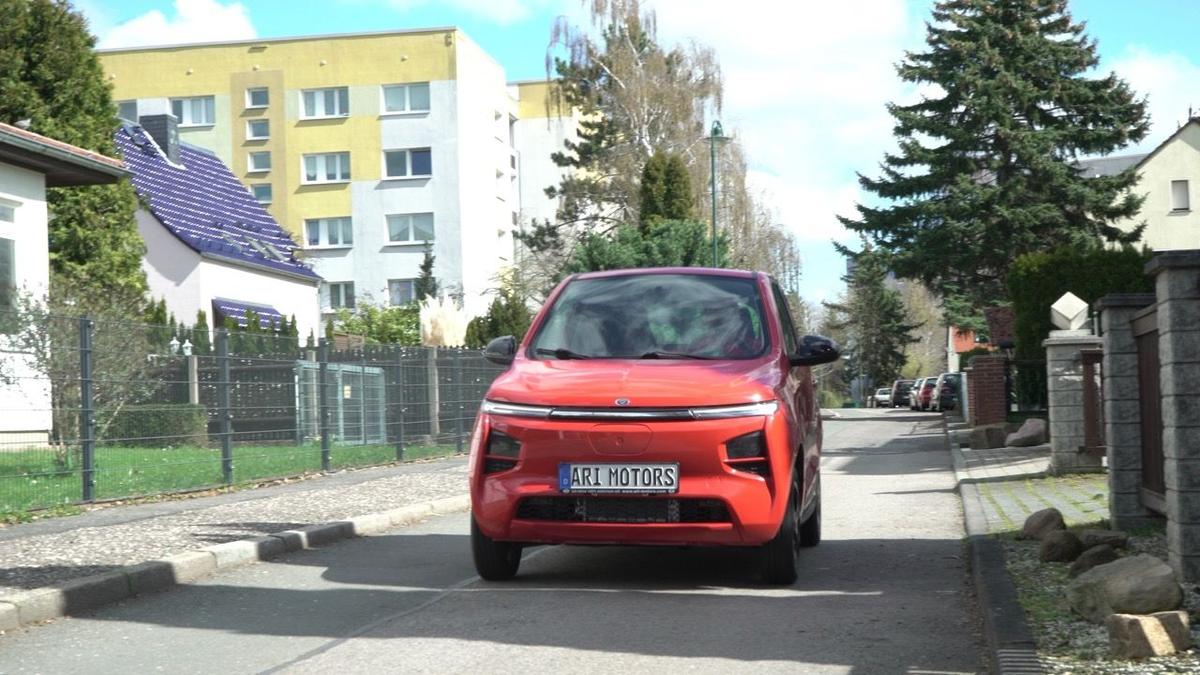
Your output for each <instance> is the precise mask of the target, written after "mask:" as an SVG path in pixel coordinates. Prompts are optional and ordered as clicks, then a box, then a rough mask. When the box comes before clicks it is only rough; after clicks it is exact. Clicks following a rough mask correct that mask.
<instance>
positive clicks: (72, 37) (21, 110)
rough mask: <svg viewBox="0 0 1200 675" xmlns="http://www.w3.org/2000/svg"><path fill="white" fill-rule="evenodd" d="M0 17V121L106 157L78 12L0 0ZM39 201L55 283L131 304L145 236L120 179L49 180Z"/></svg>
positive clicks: (92, 58)
mask: <svg viewBox="0 0 1200 675" xmlns="http://www.w3.org/2000/svg"><path fill="white" fill-rule="evenodd" d="M0 17H4V18H3V20H0V122H7V123H9V124H12V123H14V122H16V121H17V120H20V119H26V118H27V119H29V120H30V121H31V126H30V129H31V130H32V131H35V132H37V133H39V134H42V135H44V136H48V137H50V138H54V139H57V140H60V141H64V142H66V143H71V144H73V145H77V146H79V147H82V148H86V149H88V150H93V151H95V152H99V153H101V154H103V155H107V156H109V157H113V156H115V155H116V148H115V146H114V142H113V132H114V131H116V128H117V118H116V113H117V109H116V106H115V105H114V104H113V101H112V92H111V89H110V87H109V85H108V82H107V80H105V78H104V71H103V70H102V69H101V67H100V62H99V60H98V59H97V58H96V54H95V52H94V51H93V49H94V48H95V46H96V42H95V39H94V38H93V37H92V36H91V35H90V34H89V33H88V29H87V23H86V21H85V19H84V17H83V15H82V14H80V13H78V12H76V11H74V10H72V9H71V5H70V3H68V2H66V1H65V0H0ZM46 200H47V203H48V206H49V208H50V211H51V212H52V213H53V214H54V218H53V219H51V221H50V238H49V244H50V265H51V270H52V271H53V272H54V273H55V274H56V275H57V276H59V277H64V278H65V283H63V284H60V286H62V287H65V288H73V287H75V286H77V285H78V286H81V287H83V288H87V289H95V290H97V291H101V292H105V293H108V294H110V298H111V300H112V302H113V303H114V304H118V305H125V306H129V307H133V306H137V305H139V304H140V303H141V298H142V295H143V294H144V293H145V291H146V275H145V273H143V271H142V255H143V253H144V250H145V245H144V243H143V242H142V238H141V235H139V234H138V231H137V225H136V224H135V222H134V220H133V214H134V212H135V211H136V210H137V206H138V204H137V195H136V194H135V193H134V191H133V187H132V186H131V185H130V183H129V181H121V182H120V183H119V184H117V185H97V186H90V187H70V188H50V189H48V190H46ZM76 281H77V282H79V283H78V284H76V283H74V282H76Z"/></svg>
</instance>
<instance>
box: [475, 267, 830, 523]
mask: <svg viewBox="0 0 1200 675" xmlns="http://www.w3.org/2000/svg"><path fill="white" fill-rule="evenodd" d="M667 273H675V274H686V275H694V274H699V275H714V276H740V277H744V278H749V279H753V280H754V282H755V285H756V287H757V290H758V293H759V294H760V296H761V301H762V307H763V311H764V315H765V316H764V317H763V318H764V319H765V321H764V324H765V329H766V332H767V334H768V335H769V336H770V345H769V347H768V348H767V350H766V353H765V354H763V355H762V356H760V357H757V358H751V359H742V360H711V361H692V360H674V359H645V360H636V359H617V358H601V359H586V360H585V359H554V358H534V357H533V356H532V355H531V354H530V353H529V352H530V351H531V349H530V347H531V344H532V342H533V341H534V340H535V339H536V336H537V335H538V330H539V328H540V326H541V325H542V324H543V323H544V322H545V320H546V317H547V316H548V314H549V313H550V312H551V311H553V307H554V302H555V300H556V299H557V298H558V297H559V296H560V295H561V294H562V292H563V289H564V288H565V287H566V286H567V284H569V283H571V282H572V281H573V280H577V279H587V278H597V277H605V276H619V275H632V274H667ZM773 288H774V282H773V281H772V280H771V279H770V277H768V276H767V275H765V274H761V273H751V272H736V271H729V270H703V269H695V268H685V269H678V270H672V269H655V270H627V271H621V272H608V273H596V274H587V275H578V276H574V277H570V278H568V279H567V280H565V281H564V282H563V283H562V284H560V285H559V287H558V288H557V289H555V291H554V293H552V294H551V296H550V298H549V299H548V300H547V302H546V305H545V306H544V307H543V309H542V311H541V312H539V314H538V316H537V317H536V318H535V319H534V321H533V323H532V325H531V327H530V330H529V331H528V333H527V334H526V336H525V338H524V339H523V340H522V342H521V344H520V346H519V347H518V349H517V353H516V356H515V358H514V360H513V363H512V366H511V367H510V368H509V370H508V371H506V372H505V373H504V374H502V375H501V376H500V377H498V378H497V379H496V380H495V382H494V383H493V384H492V386H491V388H490V389H489V391H488V393H487V396H486V398H487V399H488V400H489V401H502V402H505V403H515V404H524V405H534V406H547V407H554V408H568V409H571V408H584V409H588V410H589V411H593V412H596V411H598V412H599V413H601V414H602V413H603V412H604V411H605V410H610V411H616V410H621V411H626V410H637V409H640V408H647V409H656V408H657V409H662V408H669V409H679V408H690V407H707V406H721V405H736V404H744V403H753V402H762V401H777V402H778V407H777V409H776V410H775V412H774V413H772V414H769V415H759V416H753V417H737V418H730V419H715V420H701V419H686V420H645V421H637V422H629V421H611V420H604V419H600V420H575V419H553V418H529V417H514V416H509V415H498V414H494V413H486V412H481V413H480V415H479V416H478V418H477V420H476V424H475V428H474V432H473V434H472V445H471V459H470V465H469V472H470V477H471V502H472V514H473V515H474V517H475V520H476V521H477V523H478V525H479V528H480V529H481V530H482V531H483V533H484V534H486V535H487V536H488V537H490V538H492V539H494V540H497V541H513V542H520V543H578V544H599V543H603V544H684V545H747V544H762V543H764V542H766V541H768V540H770V539H771V538H772V537H773V536H775V534H776V532H777V531H778V529H779V525H780V523H781V522H782V519H783V516H784V511H785V509H786V508H787V496H788V492H789V489H790V476H791V474H792V470H793V467H794V466H796V465H797V463H798V464H799V466H800V467H801V469H802V475H803V477H804V480H803V483H802V485H803V488H802V491H803V494H802V500H803V505H804V506H803V512H804V513H805V514H808V513H810V512H811V511H813V510H814V509H815V507H816V499H817V489H816V488H817V485H818V483H817V477H818V472H819V467H820V450H821V441H822V427H821V417H820V410H819V408H818V406H817V399H816V396H815V394H814V390H813V380H812V373H811V370H810V368H808V367H803V366H792V365H791V364H790V362H789V358H788V354H786V353H785V352H786V350H785V349H784V344H785V343H786V342H787V340H785V339H784V336H783V330H784V329H783V323H782V322H783V319H782V318H781V317H780V311H781V308H780V307H779V306H778V303H777V302H776V295H775V293H774V292H773ZM797 338H798V336H797ZM493 431H496V432H499V433H503V434H506V435H508V436H510V437H512V438H515V439H517V440H518V441H520V443H521V454H520V459H519V460H518V461H517V463H516V465H515V466H514V467H513V468H511V469H510V470H507V471H501V472H496V473H484V470H483V469H484V465H485V462H484V461H483V455H484V450H485V444H486V442H487V439H488V437H489V434H491V433H492V432H493ZM755 431H761V432H762V433H763V434H764V438H765V440H766V445H767V459H768V461H767V464H768V466H769V475H768V476H765V477H764V476H760V475H757V474H755V473H750V472H749V471H744V470H737V469H735V468H734V464H733V463H731V462H729V461H727V460H728V459H729V458H728V457H727V456H726V449H725V443H726V441H728V440H731V439H733V438H735V437H738V436H742V435H744V434H748V433H752V432H755ZM562 462H580V463H583V462H597V463H606V462H637V463H658V462H670V463H674V462H678V463H679V488H678V492H677V493H676V494H673V495H622V496H627V497H636V498H638V499H647V500H650V499H680V500H682V499H705V500H717V501H719V502H721V503H722V504H724V505H725V506H726V508H727V509H728V514H729V521H730V522H670V523H652V522H646V523H609V522H603V523H600V522H566V521H557V520H555V521H549V520H526V519H521V518H517V517H516V516H517V509H518V507H519V504H520V501H521V500H522V499H527V498H533V497H563V496H564V493H563V492H562V491H560V490H559V487H558V483H557V476H558V466H559V464H560V463H562ZM573 494H575V493H572V495H573ZM597 498H599V496H597Z"/></svg>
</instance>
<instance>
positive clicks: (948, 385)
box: [929, 373, 962, 411]
mask: <svg viewBox="0 0 1200 675" xmlns="http://www.w3.org/2000/svg"><path fill="white" fill-rule="evenodd" d="M961 384H962V375H961V374H959V373H942V374H941V375H938V379H937V382H935V383H934V385H933V396H932V397H931V398H930V405H929V407H930V409H931V410H939V411H943V410H954V408H955V406H957V405H958V390H959V386H960V385H961Z"/></svg>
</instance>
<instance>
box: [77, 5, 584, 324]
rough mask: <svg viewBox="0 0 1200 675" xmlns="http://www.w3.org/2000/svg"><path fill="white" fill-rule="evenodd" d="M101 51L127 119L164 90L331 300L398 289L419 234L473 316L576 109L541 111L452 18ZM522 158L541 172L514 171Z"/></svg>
mask: <svg viewBox="0 0 1200 675" xmlns="http://www.w3.org/2000/svg"><path fill="white" fill-rule="evenodd" d="M100 61H101V63H102V65H103V67H104V69H105V71H106V73H107V75H108V78H109V80H110V82H111V83H112V85H113V88H114V98H115V99H116V100H117V101H118V104H119V106H120V108H121V115H122V117H125V118H127V119H131V120H135V119H137V118H138V116H139V112H140V111H142V110H143V109H144V108H146V107H147V106H154V107H160V106H161V105H163V103H164V99H167V100H168V101H169V105H170V106H171V109H172V110H173V112H174V115H175V116H176V117H177V118H178V122H179V136H180V140H181V141H183V142H185V143H190V144H192V145H196V146H200V147H203V148H207V149H209V150H211V151H212V152H214V153H215V154H216V155H217V156H218V157H219V158H221V159H222V160H224V162H225V163H226V164H227V165H228V166H230V167H232V168H233V170H234V172H235V174H236V175H237V176H238V178H239V179H240V180H241V181H242V182H244V183H245V184H246V185H247V186H248V187H249V188H250V190H251V192H252V193H253V194H254V195H255V197H256V198H257V199H258V200H259V201H260V202H261V203H263V204H264V205H266V207H267V209H268V211H269V212H270V213H271V215H273V216H274V217H275V219H276V220H277V221H278V222H279V223H281V224H282V225H283V226H284V228H285V229H286V230H288V231H289V232H290V233H291V234H292V236H293V237H295V238H296V240H297V242H298V243H299V244H300V245H301V247H302V251H301V253H302V255H303V256H304V257H305V259H306V260H307V261H309V262H310V263H312V265H313V268H314V270H315V271H316V273H317V274H319V275H320V276H321V277H322V278H323V279H324V280H325V282H324V283H323V284H322V290H321V302H322V309H323V310H324V311H326V312H331V311H334V310H336V309H338V308H342V307H347V308H353V307H354V306H355V305H356V304H358V303H362V302H364V301H369V302H372V303H374V304H381V305H386V304H403V303H406V302H409V301H410V300H411V299H412V296H413V282H414V280H415V279H416V278H417V277H418V275H419V266H420V264H421V261H422V260H423V258H424V254H425V251H426V249H427V247H428V248H429V249H431V250H432V252H433V254H434V255H435V256H436V263H435V268H434V273H435V275H436V276H437V277H438V280H439V282H440V283H441V285H442V287H443V289H444V290H445V291H446V292H448V293H449V294H451V295H454V296H456V297H461V299H462V302H463V305H464V309H465V310H466V312H467V313H468V314H471V315H475V314H479V313H482V312H483V311H485V310H486V307H487V304H488V303H489V302H490V296H491V294H492V291H493V289H494V288H495V285H496V283H495V282H496V277H497V274H498V273H499V272H500V271H501V270H502V269H503V268H504V267H506V266H508V265H511V264H512V263H513V252H514V245H513V244H514V242H513V237H512V232H513V230H514V229H515V227H516V226H517V225H518V224H519V223H520V222H521V221H522V218H523V217H526V218H527V217H533V214H536V217H545V216H544V215H543V214H549V215H550V216H552V215H553V209H554V204H553V200H548V199H547V198H546V197H545V195H544V193H543V190H544V188H545V187H546V185H549V184H551V183H555V182H557V179H553V180H550V181H549V182H547V183H546V185H538V183H540V182H543V181H545V180H546V178H547V177H551V178H553V175H554V172H555V171H557V168H556V167H553V164H552V163H551V161H550V157H549V154H550V152H553V151H554V150H556V149H558V148H559V147H561V139H559V142H558V145H557V146H554V147H550V146H551V145H554V143H553V142H554V140H555V139H556V138H559V137H560V136H561V135H562V133H565V132H563V131H562V130H561V129H560V127H564V125H565V127H564V128H569V127H570V126H571V124H570V122H571V119H572V118H570V116H568V117H567V119H566V120H565V121H559V120H551V119H549V118H552V117H554V115H551V114H550V113H548V112H547V111H548V110H549V108H548V107H547V106H546V105H545V96H546V92H547V89H546V86H547V85H545V84H544V83H543V85H542V86H541V87H538V86H534V85H533V84H532V83H524V84H517V85H514V86H509V85H508V83H507V82H506V80H505V74H504V70H503V68H502V67H501V66H500V65H499V64H498V63H497V62H496V61H495V60H494V59H492V58H491V57H490V56H489V55H488V54H487V53H485V52H484V51H483V50H482V49H481V48H480V47H479V46H478V45H476V44H475V43H474V42H472V41H471V40H470V39H469V38H468V37H467V36H466V35H465V34H464V33H463V32H462V31H461V30H458V29H456V28H433V29H423V30H411V31H389V32H382V33H362V34H347V35H328V36H315V37H297V38H278V39H261V40H248V41H236V42H223V43H212V44H197V45H184V46H172V47H153V48H131V49H115V50H102V51H101V52H100ZM523 94H524V95H525V96H527V98H526V99H525V100H522V99H521V96H522V95H523ZM535 99H537V100H535ZM522 112H526V113H528V114H530V115H533V114H534V113H535V112H536V113H537V114H538V117H537V118H536V119H534V118H532V117H531V118H530V119H529V120H526V121H522V120H521V118H520V114H521V113H522ZM526 122H528V123H526ZM564 137H565V136H564ZM526 144H528V145H529V147H530V150H528V151H525V150H524V149H523V147H524V145H526ZM523 170H524V171H528V172H530V173H531V174H534V175H535V176H536V178H535V179H534V180H531V181H524V182H522V180H521V172H522V171H523ZM526 187H527V188H528V189H527V190H526V189H525V188H526ZM522 197H528V198H529V199H531V200H533V201H531V202H530V204H529V207H528V209H525V210H523V209H522V203H521V202H522Z"/></svg>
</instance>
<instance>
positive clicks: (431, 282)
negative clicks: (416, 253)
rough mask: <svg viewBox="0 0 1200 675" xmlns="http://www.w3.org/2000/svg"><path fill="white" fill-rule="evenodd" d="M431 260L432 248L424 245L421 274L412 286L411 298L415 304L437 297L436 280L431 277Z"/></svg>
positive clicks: (432, 258) (432, 256)
mask: <svg viewBox="0 0 1200 675" xmlns="http://www.w3.org/2000/svg"><path fill="white" fill-rule="evenodd" d="M433 260H434V255H433V247H432V246H430V245H429V244H428V243H426V244H425V258H424V259H422V260H421V268H420V269H421V272H420V274H419V275H418V276H417V280H416V282H415V283H414V284H413V298H414V299H415V300H416V301H417V302H421V301H422V300H424V299H425V298H436V297H437V296H438V280H437V277H435V276H433Z"/></svg>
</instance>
